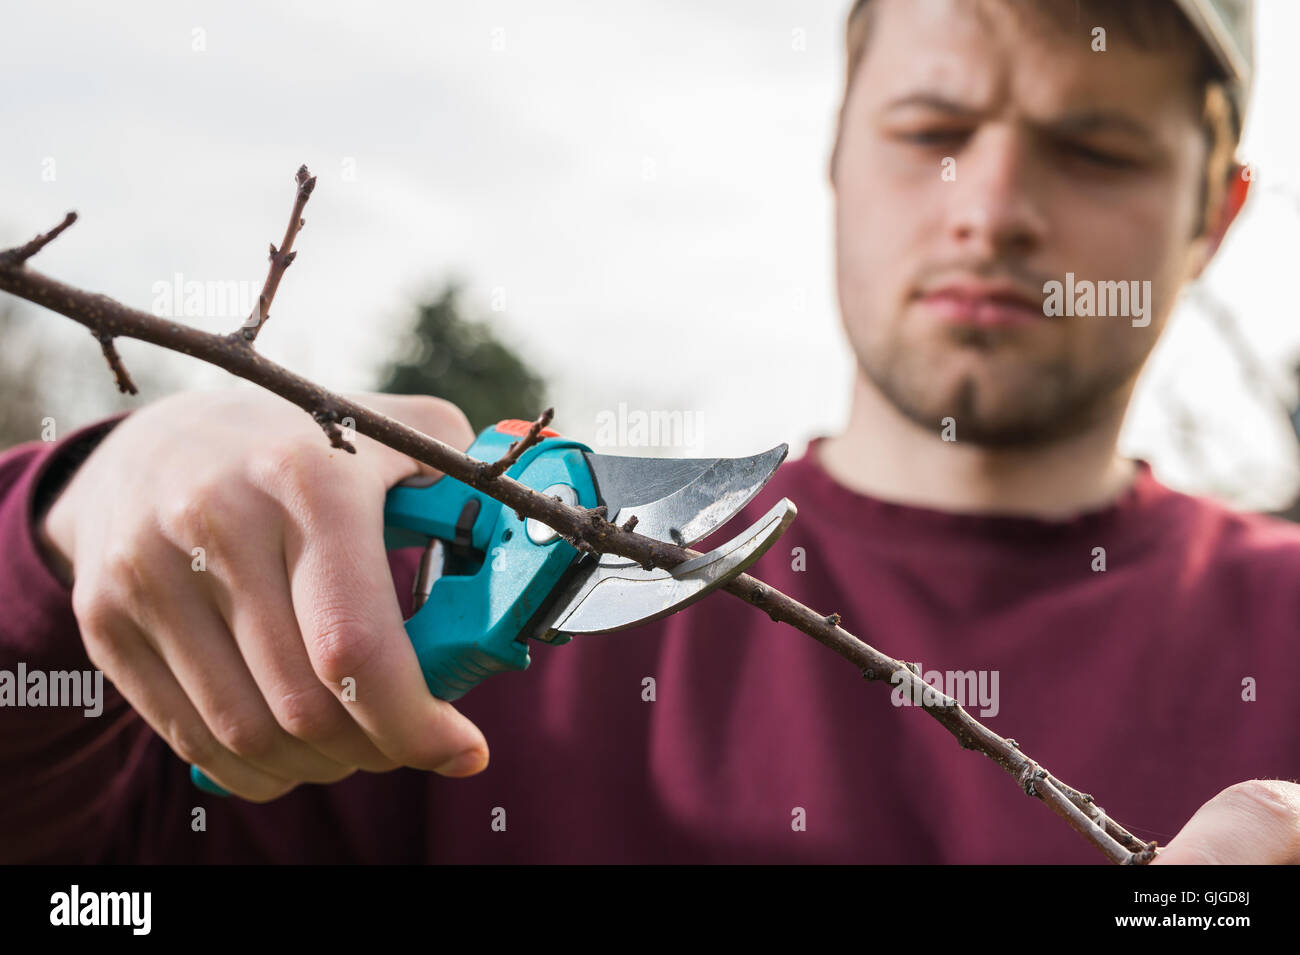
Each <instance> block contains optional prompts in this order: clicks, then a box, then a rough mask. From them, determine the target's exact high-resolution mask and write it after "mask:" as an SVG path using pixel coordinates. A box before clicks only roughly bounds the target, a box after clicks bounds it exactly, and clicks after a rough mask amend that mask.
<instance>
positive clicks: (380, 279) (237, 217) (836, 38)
mask: <svg viewBox="0 0 1300 955" xmlns="http://www.w3.org/2000/svg"><path fill="white" fill-rule="evenodd" d="M847 9H848V0H833V2H809V0H700V2H687V0H653V2H628V0H620V2H618V3H609V2H605V3H599V2H595V0H588V2H577V0H569V2H554V0H548V2H524V0H510V2H505V0H498V2H475V3H472V4H471V3H455V4H453V3H445V2H424V3H414V2H410V3H379V2H366V3H361V2H357V0H350V2H341V3H322V2H311V3H306V2H303V3H265V2H263V3H243V2H236V3H231V2H222V3H216V2H212V0H205V2H176V0H169V2H161V0H157V2H143V3H132V4H107V3H103V2H86V3H69V2H59V0H43V2H41V3H27V4H12V5H11V7H10V10H9V11H8V12H7V14H6V17H5V27H4V29H3V30H0V83H3V88H4V90H5V94H4V96H3V97H0V129H3V130H4V131H5V132H4V140H5V142H4V147H3V148H2V149H0V245H6V246H7V245H12V244H15V243H17V242H19V241H23V240H25V239H27V238H29V237H30V236H31V235H32V234H34V233H35V232H37V231H41V230H44V229H46V228H48V227H49V226H51V225H53V224H54V223H55V222H57V221H58V220H59V218H60V217H61V216H62V214H63V212H64V211H66V210H68V209H76V210H77V211H78V212H79V213H80V214H81V217H82V219H81V221H80V222H79V223H78V224H77V225H76V226H75V228H73V229H72V230H71V231H70V232H69V233H67V235H65V236H64V237H62V238H61V239H60V240H59V241H58V242H56V243H55V244H54V245H52V246H51V247H50V248H49V249H47V250H46V251H44V252H43V253H42V254H41V257H40V264H39V268H41V269H42V270H44V271H47V272H50V273H52V274H55V275H57V276H58V277H60V278H62V279H63V280H65V281H68V282H71V283H73V284H77V285H80V286H82V287H85V288H88V289H92V290H96V291H102V292H105V293H107V294H109V295H111V296H113V297H115V298H118V299H120V300H122V301H124V302H126V303H128V304H132V305H136V306H138V307H141V308H146V309H148V308H150V307H151V304H152V303H154V301H155V297H156V294H155V293H156V288H155V287H156V285H157V283H160V282H161V283H165V284H169V283H172V282H173V281H174V276H175V275H176V274H177V273H180V275H181V276H183V280H185V281H193V280H198V281H205V282H225V281H230V280H242V281H245V282H247V283H248V286H249V287H250V288H253V289H255V288H257V287H259V286H260V283H261V280H262V277H263V275H264V274H265V268H266V265H265V253H266V245H267V243H268V242H269V241H272V240H275V241H278V240H279V237H280V234H281V233H282V231H283V228H284V222H285V219H286V217H287V214H288V209H289V205H290V203H291V201H292V189H293V187H292V175H293V172H294V170H295V169H296V168H297V167H298V165H299V164H300V163H304V162H305V163H307V164H308V165H309V166H310V168H311V170H312V171H313V172H314V173H316V174H317V175H318V176H319V184H318V186H317V189H316V193H315V195H314V196H313V198H312V200H311V203H310V204H309V206H308V210H307V213H306V218H307V221H308V225H307V227H306V229H305V230H304V232H303V234H302V236H301V237H300V239H299V243H298V245H297V248H298V249H299V250H300V255H299V257H298V260H297V262H296V263H295V264H294V266H293V268H292V269H291V270H290V272H289V273H288V275H287V277H286V279H285V281H284V283H283V284H282V286H281V289H280V292H279V294H278V297H277V299H276V305H275V308H274V309H273V320H272V322H271V324H269V325H268V326H267V331H266V332H265V333H264V334H263V335H262V336H261V337H260V338H259V348H260V349H261V350H262V351H263V352H264V353H266V354H267V355H268V356H269V357H271V358H273V359H274V360H276V361H280V362H282V363H284V364H286V365H288V366H289V367H291V368H293V369H294V370H295V371H298V372H300V373H302V374H305V375H307V376H309V377H312V378H315V379H317V380H319V381H320V382H321V383H322V384H324V385H325V386H326V387H330V388H333V389H336V390H350V389H358V388H362V387H366V386H367V385H368V384H369V383H371V382H372V381H373V380H374V376H375V370H376V367H377V365H378V364H380V363H381V362H382V361H383V360H384V359H385V358H386V357H387V356H388V354H389V353H390V349H391V347H392V342H393V341H394V339H395V330H396V328H397V325H396V323H397V321H398V320H399V319H400V318H401V317H402V315H403V312H404V309H406V308H407V307H409V304H410V302H411V301H412V298H413V296H415V295H418V294H419V293H420V292H421V291H422V290H425V289H427V288H429V287H430V285H431V284H433V283H436V282H438V281H439V280H441V279H443V278H446V277H449V276H452V275H459V276H461V277H463V278H464V279H465V280H466V281H467V282H468V304H469V305H470V306H471V307H472V308H474V309H475V310H477V311H480V312H481V313H483V314H484V315H487V316H490V317H491V318H492V320H493V321H495V322H497V323H499V327H500V328H501V330H502V332H503V334H505V335H506V336H507V337H508V338H509V339H510V340H511V341H513V342H514V343H515V344H517V345H518V346H519V347H520V348H521V349H523V350H524V351H525V352H526V353H527V354H528V355H529V356H530V357H531V359H532V360H533V362H534V363H535V365H537V366H538V367H539V369H540V370H541V371H542V372H543V373H544V374H545V375H546V376H547V377H548V379H549V380H550V381H551V382H552V383H553V386H554V387H553V395H554V397H555V399H556V401H557V407H558V410H559V416H558V419H557V420H558V423H559V424H560V426H562V427H564V428H565V429H566V431H568V432H570V433H572V434H573V435H574V436H575V437H578V438H586V439H591V438H592V437H593V436H594V433H595V427H596V420H597V419H596V416H597V414H598V413H599V412H601V411H602V410H604V411H616V410H617V408H618V405H619V403H620V402H624V403H626V404H627V405H628V406H629V407H630V408H633V409H643V410H645V409H660V410H665V411H672V410H678V411H690V412H692V414H693V415H694V422H695V435H694V437H695V445H694V446H693V447H689V448H685V449H680V450H679V451H678V453H686V454H713V453H720V454H741V453H750V452H754V451H757V450H760V449H763V448H766V447H769V446H771V445H773V444H776V443H778V442H780V441H787V442H789V443H790V444H791V445H792V446H794V449H795V451H796V453H798V451H800V450H801V449H802V446H803V444H804V442H805V441H806V439H807V438H809V437H810V436H813V435H816V434H820V433H827V432H831V431H834V430H835V429H836V428H838V427H839V426H840V425H841V424H842V422H843V421H844V419H845V415H846V411H847V398H848V391H849V381H850V375H851V368H852V365H851V361H850V358H849V355H848V351H847V348H846V346H845V345H844V343H843V340H842V338H841V335H840V331H839V325H838V316H837V312H836V308H835V301H834V286H833V270H832V264H833V260H832V255H831V249H832V232H831V226H832V222H831V215H830V213H831V207H830V192H829V188H828V185H827V183H826V178H825V170H826V161H827V153H828V151H829V148H830V144H831V137H832V133H833V124H834V119H835V114H836V110H837V108H838V102H839V100H838V98H839V94H840V84H841V74H842V70H843V54H842V51H841V47H842V42H843V23H842V21H843V17H844V15H845V13H846V12H847ZM128 10H129V11H130V12H129V13H128V12H127V11H128ZM1258 19H1259V24H1258V27H1259V30H1258V32H1259V36H1260V43H1259V48H1258V61H1257V62H1258V74H1257V83H1256V97H1255V100H1254V103H1253V106H1252V114H1251V118H1250V122H1249V123H1248V126H1247V133H1246V140H1245V145H1244V148H1243V154H1244V156H1245V158H1247V159H1249V160H1251V161H1252V162H1254V163H1255V164H1256V167H1257V169H1258V170H1259V175H1258V180H1257V183H1256V187H1257V189H1258V191H1259V195H1257V196H1256V197H1255V199H1254V201H1253V203H1252V205H1251V206H1250V207H1249V208H1248V211H1247V213H1246V214H1245V217H1244V219H1243V220H1242V221H1241V222H1240V223H1239V225H1238V226H1237V228H1236V229H1235V233H1234V234H1233V235H1232V236H1231V237H1230V239H1229V242H1228V244H1227V245H1226V247H1225V248H1224V250H1223V251H1222V253H1221V255H1220V261H1219V262H1218V263H1216V264H1215V265H1214V266H1212V269H1211V272H1210V274H1209V275H1208V276H1207V280H1206V281H1207V284H1208V286H1209V288H1210V290H1211V291H1213V292H1214V294H1215V295H1216V296H1218V297H1220V298H1222V299H1224V300H1226V301H1228V302H1229V303H1230V304H1231V306H1232V308H1233V310H1234V313H1235V315H1236V319H1237V322H1238V324H1239V326H1240V328H1241V329H1242V331H1243V333H1244V334H1245V336H1246V338H1247V340H1248V341H1249V343H1250V345H1251V347H1252V348H1253V350H1254V352H1255V353H1256V354H1257V355H1258V357H1259V358H1260V359H1261V360H1262V361H1263V362H1264V364H1265V367H1266V369H1267V370H1268V372H1269V374H1270V375H1271V376H1272V378H1273V379H1275V381H1276V385H1275V390H1280V391H1282V393H1283V395H1284V396H1285V397H1286V398H1287V399H1290V398H1292V397H1293V395H1292V392H1291V391H1290V388H1291V384H1290V382H1289V375H1288V372H1287V368H1288V366H1289V364H1290V363H1291V361H1292V359H1293V358H1294V356H1295V355H1296V354H1297V353H1300V321H1297V319H1300V314H1297V313H1298V312H1300V308H1298V307H1297V304H1296V294H1295V291H1294V286H1293V282H1294V277H1295V275H1296V271H1297V264H1298V258H1297V252H1298V251H1300V162H1298V161H1297V158H1296V157H1297V156H1298V155H1300V130H1298V128H1297V124H1296V123H1295V122H1294V117H1295V113H1296V104H1297V96H1298V95H1300V67H1298V66H1297V60H1298V58H1297V57H1296V56H1295V52H1294V42H1295V39H1296V38H1297V37H1300V3H1295V2H1292V0H1263V2H1262V3H1261V4H1260V7H1259V18H1258ZM494 304H495V305H497V306H500V307H502V308H501V310H500V311H492V306H493V305H494ZM182 317H183V318H184V320H186V321H190V322H191V323H193V324H196V325H199V326H201V327H205V328H208V329H210V330H214V331H216V330H228V329H229V328H231V327H233V325H232V323H231V320H230V319H229V318H213V317H211V316H198V317H193V318H190V317H184V316H182ZM49 319H50V322H51V331H50V335H51V337H53V336H57V335H62V334H68V335H72V334H77V333H79V332H80V330H79V329H74V327H73V326H72V323H70V322H67V321H66V320H65V319H62V318H55V317H54V316H49ZM235 324H237V322H235ZM55 325H58V326H59V327H58V328H57V329H55V328H54V326H55ZM80 333H81V334H84V332H80ZM1226 349H1227V346H1226V345H1225V343H1224V340H1223V339H1222V338H1221V337H1219V336H1218V335H1216V334H1215V333H1214V332H1213V331H1212V328H1211V325H1210V323H1209V321H1208V320H1207V319H1206V318H1205V317H1204V315H1203V314H1201V313H1200V312H1199V311H1198V310H1197V309H1195V308H1193V307H1190V306H1186V307H1181V308H1180V312H1179V313H1178V315H1177V316H1176V317H1175V320H1174V323H1173V327H1172V328H1171V330H1170V331H1169V332H1168V333H1167V335H1166V340H1165V341H1164V342H1163V343H1162V345H1161V346H1160V349H1159V350H1158V353H1157V355H1156V356H1155V358H1154V359H1153V362H1152V365H1151V366H1150V367H1149V369H1148V374H1147V375H1146V378H1145V380H1144V382H1143V386H1142V392H1141V394H1140V396H1139V400H1138V402H1137V404H1136V406H1135V409H1134V412H1133V414H1132V415H1131V416H1130V419H1129V422H1128V425H1127V426H1126V431H1125V435H1124V449H1125V450H1126V451H1127V452H1129V453H1132V454H1138V455H1142V456H1146V457H1148V458H1149V459H1150V460H1152V461H1153V463H1154V465H1155V467H1156V471H1157V474H1158V475H1159V476H1160V477H1161V478H1162V479H1164V480H1165V481H1166V482H1167V483H1170V484H1172V485H1174V486H1179V487H1184V488H1186V489H1189V490H1201V489H1202V485H1203V484H1204V482H1205V480H1206V475H1207V474H1212V475H1216V476H1217V477H1218V478H1219V479H1220V480H1225V481H1232V482H1235V483H1237V484H1238V485H1240V486H1241V487H1242V488H1243V490H1245V491H1248V492H1249V493H1248V494H1246V495H1245V496H1243V497H1242V498H1240V502H1241V503H1244V504H1247V505H1252V504H1253V505H1254V506H1268V505H1270V504H1280V503H1282V502H1283V501H1284V500H1285V499H1286V498H1287V497H1288V495H1289V493H1290V492H1291V490H1292V489H1293V487H1294V483H1295V481H1296V464H1295V457H1296V452H1295V449H1294V444H1293V442H1292V441H1291V440H1290V439H1289V437H1288V435H1287V433H1286V431H1285V422H1284V421H1283V420H1282V419H1280V418H1279V417H1277V416H1270V415H1269V414H1268V413H1266V412H1265V411H1264V410H1263V406H1262V405H1261V404H1260V403H1259V402H1258V401H1255V400H1253V399H1252V398H1251V397H1250V394H1251V388H1252V385H1251V384H1250V383H1248V382H1246V381H1244V380H1243V378H1242V376H1241V373H1240V370H1239V365H1238V364H1237V363H1236V362H1234V361H1233V360H1232V359H1231V358H1230V357H1229V355H1228V353H1227V350H1226ZM151 351H152V352H154V355H150V352H151ZM122 352H123V354H124V356H125V357H126V359H127V362H128V365H140V364H145V363H148V362H151V361H160V362H162V363H163V364H169V365H171V366H172V367H173V369H178V366H180V365H184V368H183V369H178V370H179V371H180V373H181V374H183V375H184V377H185V379H186V380H187V381H188V382H190V383H193V384H195V385H203V386H208V385H218V384H222V383H224V382H226V381H228V380H229V379H228V378H227V377H226V376H225V374H224V373H223V372H219V371H216V370H215V369H208V368H206V367H204V366H201V365H199V364H198V363H194V362H191V361H189V360H188V359H184V358H181V357H179V356H176V355H162V356H161V358H159V357H156V355H157V353H156V350H153V349H151V347H150V346H145V345H141V344H139V343H131V342H127V343H124V344H123V345H122ZM87 387H110V385H109V379H108V377H107V374H105V377H104V379H103V380H102V381H94V382H89V383H87ZM1179 408H1182V409H1183V411H1184V412H1185V413H1188V414H1190V415H1192V416H1193V417H1194V419H1195V420H1196V421H1197V422H1199V424H1200V426H1201V427H1202V428H1203V429H1204V431H1205V433H1206V435H1207V437H1206V439H1205V445H1204V451H1205V453H1206V454H1207V455H1208V458H1209V460H1208V462H1196V461H1193V460H1191V459H1190V458H1189V456H1188V455H1187V454H1186V453H1185V452H1184V451H1182V450H1181V449H1180V446H1179V443H1178V441H1177V440H1176V431H1175V427H1174V421H1175V419H1176V412H1177V409H1179ZM626 453H635V451H630V450H629V451H628V452H626Z"/></svg>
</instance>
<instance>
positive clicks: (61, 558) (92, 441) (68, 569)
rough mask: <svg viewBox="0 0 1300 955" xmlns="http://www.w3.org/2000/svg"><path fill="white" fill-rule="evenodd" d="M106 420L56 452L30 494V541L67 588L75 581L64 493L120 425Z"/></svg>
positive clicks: (116, 420) (69, 513)
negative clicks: (32, 540)
mask: <svg viewBox="0 0 1300 955" xmlns="http://www.w3.org/2000/svg"><path fill="white" fill-rule="evenodd" d="M122 417H124V415H122V416H116V417H114V418H111V419H107V420H105V421H104V422H102V423H101V425H100V426H98V427H94V428H91V429H89V430H87V431H85V432H83V433H82V434H79V435H77V436H75V437H73V438H72V439H71V440H69V441H67V442H66V443H65V444H64V445H63V446H62V447H59V448H58V449H56V450H55V451H54V452H53V453H52V455H51V459H50V461H49V463H48V464H47V466H46V468H45V470H44V472H43V473H42V474H41V475H40V478H39V479H38V480H37V483H36V486H35V488H34V489H33V493H32V537H33V538H34V540H35V542H36V551H37V553H38V554H39V555H40V557H41V559H42V560H43V561H44V563H45V566H46V567H47V568H48V569H49V570H50V572H51V573H52V574H54V576H55V577H57V578H58V579H59V580H60V581H61V582H62V583H63V584H64V586H66V587H71V586H72V582H73V580H74V577H75V568H74V564H73V553H74V545H73V529H74V523H73V520H72V508H71V502H70V499H69V495H68V494H67V493H65V492H66V491H67V490H68V486H69V484H71V483H72V479H73V477H74V475H75V474H76V473H77V471H78V470H79V469H80V468H81V466H82V464H83V463H84V462H85V461H86V459H87V458H89V457H90V455H91V454H92V453H93V452H94V451H95V449H96V448H97V447H98V446H99V444H100V442H101V441H103V440H104V438H105V437H106V436H107V435H108V433H109V432H110V431H112V430H113V428H114V427H115V426H116V425H117V424H118V423H119V422H120V421H121V419H122Z"/></svg>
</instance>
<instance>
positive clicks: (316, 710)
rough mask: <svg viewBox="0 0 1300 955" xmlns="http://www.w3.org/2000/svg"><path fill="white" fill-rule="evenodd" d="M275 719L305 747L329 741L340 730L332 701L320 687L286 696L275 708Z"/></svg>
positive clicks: (337, 715) (309, 688) (339, 723)
mask: <svg viewBox="0 0 1300 955" xmlns="http://www.w3.org/2000/svg"><path fill="white" fill-rule="evenodd" d="M276 719H277V720H278V721H279V723H280V726H281V727H283V728H284V731H285V732H286V733H288V734H289V735H290V736H293V737H295V738H296V739H300V740H304V741H306V742H308V743H320V742H324V741H326V740H329V739H332V738H334V737H335V736H337V735H338V733H339V731H340V730H341V729H342V725H341V723H342V720H341V718H340V716H339V714H338V712H337V711H336V708H335V703H334V699H333V697H331V696H330V693H329V691H328V690H327V689H325V687H323V686H316V687H308V688H306V689H303V690H294V691H290V692H288V693H286V694H285V695H284V696H283V697H281V698H280V700H279V702H278V704H277V705H276Z"/></svg>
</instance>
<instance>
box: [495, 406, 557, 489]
mask: <svg viewBox="0 0 1300 955" xmlns="http://www.w3.org/2000/svg"><path fill="white" fill-rule="evenodd" d="M554 417H555V409H554V408H547V409H546V410H545V411H543V412H542V413H541V414H540V415H538V416H537V420H536V421H534V422H533V423H532V424H531V425H529V426H528V431H527V432H526V433H525V434H524V436H523V437H522V438H520V439H519V440H518V441H511V442H510V447H508V448H506V453H505V454H503V455H501V457H499V458H498V459H497V460H495V461H492V462H491V463H488V462H484V463H483V464H481V465H480V467H481V468H482V470H483V476H484V477H485V478H489V479H490V478H494V477H498V476H500V475H502V474H505V473H506V472H507V471H509V470H510V469H511V468H512V467H513V466H514V463H515V462H516V461H518V460H519V456H520V455H521V454H523V453H524V452H525V451H527V450H528V449H529V448H531V447H532V446H533V445H535V444H536V443H537V442H538V441H540V440H541V437H542V430H543V429H544V428H545V427H546V426H547V425H548V424H550V423H551V419H552V418H554Z"/></svg>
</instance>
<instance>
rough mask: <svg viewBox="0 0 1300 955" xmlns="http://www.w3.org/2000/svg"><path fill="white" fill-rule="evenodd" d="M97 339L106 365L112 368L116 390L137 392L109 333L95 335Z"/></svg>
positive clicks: (128, 393)
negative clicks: (106, 361)
mask: <svg viewBox="0 0 1300 955" xmlns="http://www.w3.org/2000/svg"><path fill="white" fill-rule="evenodd" d="M95 337H96V338H97V339H99V347H100V348H101V349H103V352H104V358H105V359H107V360H108V367H109V368H111V369H112V370H113V379H114V380H115V381H116V382H117V390H118V391H120V392H122V394H124V395H134V394H138V391H137V389H136V387H135V382H134V381H132V380H131V375H130V374H129V373H128V372H127V370H126V365H124V364H122V356H121V355H119V354H118V353H117V346H116V345H114V344H113V337H112V336H111V335H99V334H97V335H95Z"/></svg>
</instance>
